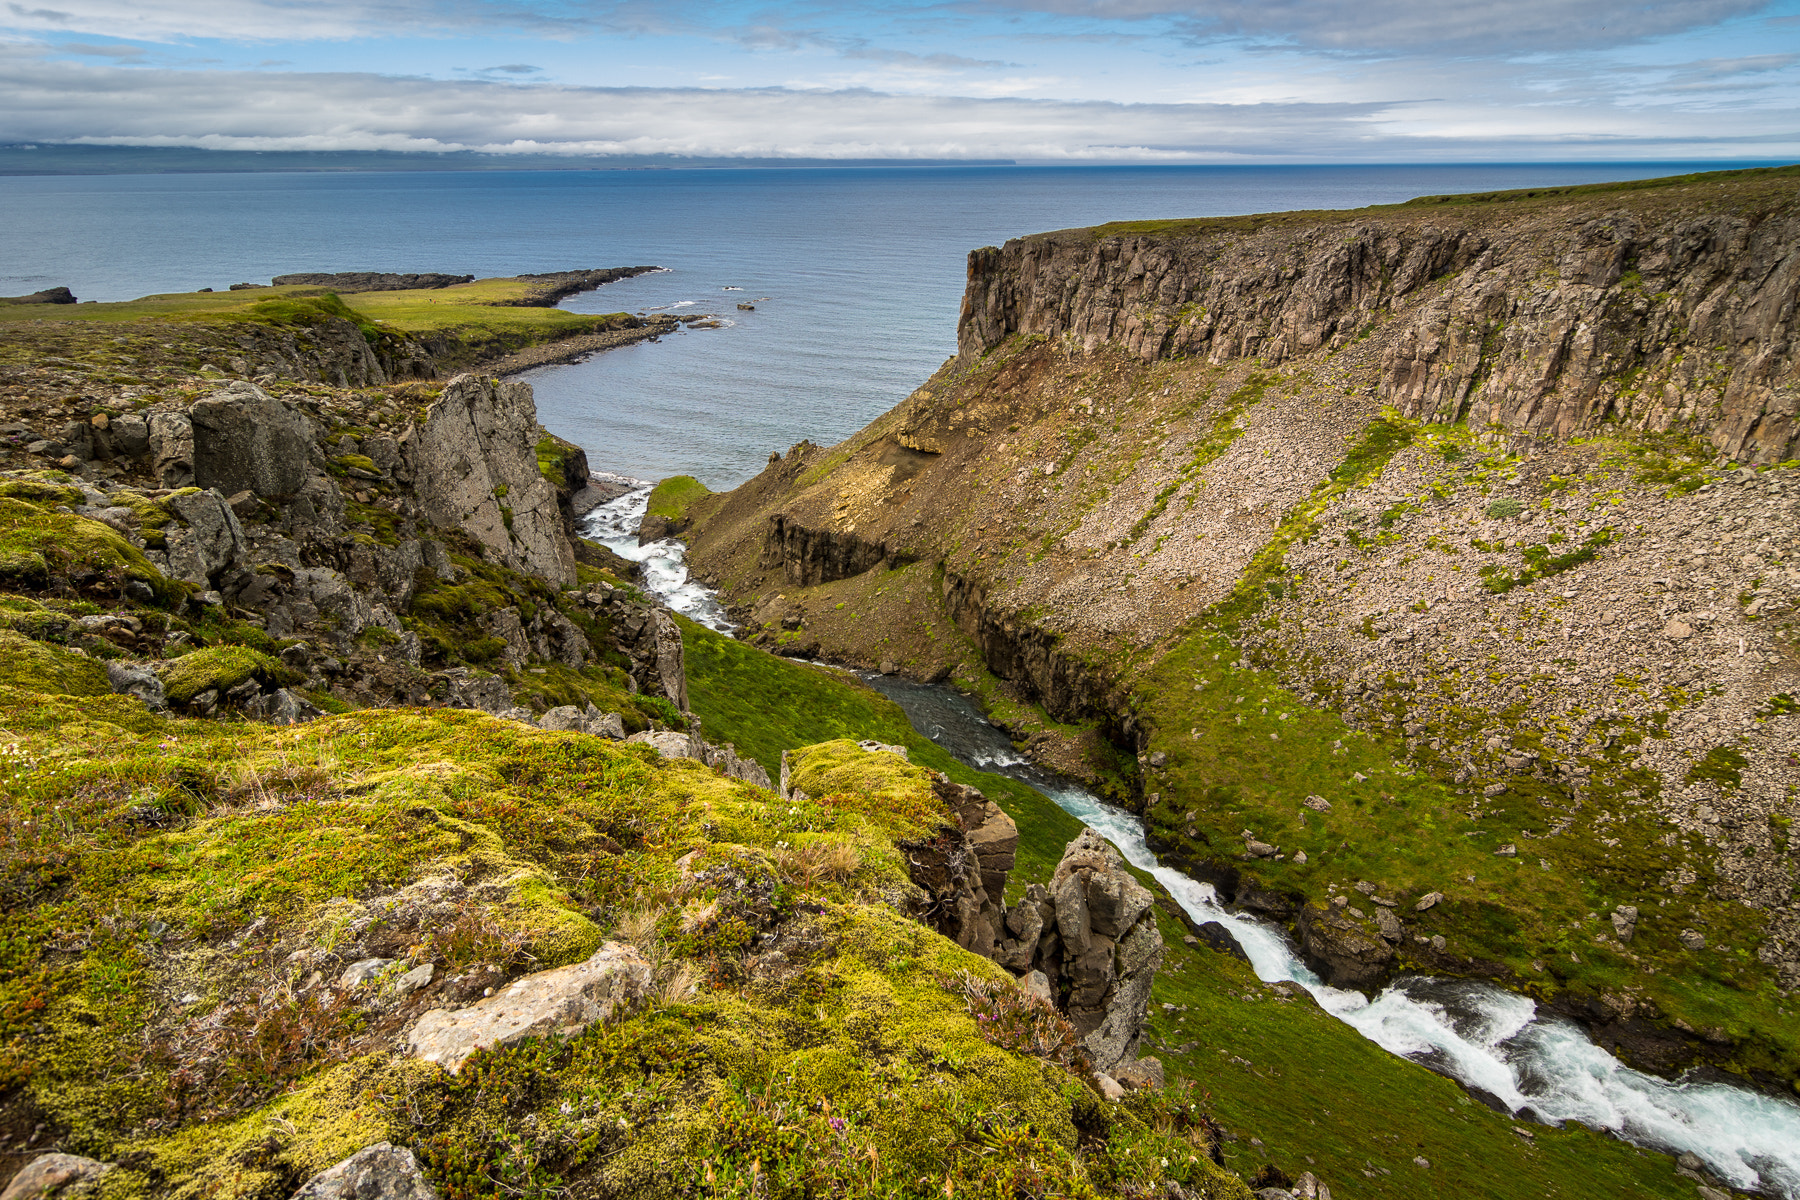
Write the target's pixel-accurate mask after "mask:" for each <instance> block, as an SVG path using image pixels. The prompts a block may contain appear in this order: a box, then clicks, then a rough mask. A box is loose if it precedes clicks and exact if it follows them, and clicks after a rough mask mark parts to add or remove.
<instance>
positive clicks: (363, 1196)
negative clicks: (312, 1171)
mask: <svg viewBox="0 0 1800 1200" xmlns="http://www.w3.org/2000/svg"><path fill="white" fill-rule="evenodd" d="M290 1200H438V1193H437V1189H436V1188H434V1187H432V1186H431V1184H430V1183H429V1182H427V1181H426V1179H425V1172H424V1171H422V1170H421V1169H420V1168H419V1160H418V1159H416V1158H414V1157H413V1152H412V1151H411V1150H408V1149H407V1148H406V1147H404V1146H391V1145H389V1144H388V1143H386V1142H376V1143H375V1144H374V1145H373V1146H364V1147H363V1148H362V1149H361V1150H358V1151H357V1152H356V1153H355V1154H352V1155H351V1156H350V1157H349V1158H346V1159H345V1160H344V1161H343V1162H341V1163H339V1164H338V1165H337V1166H335V1167H331V1168H329V1169H327V1170H325V1171H321V1172H320V1173H319V1174H317V1175H314V1176H313V1177H312V1178H311V1179H309V1180H307V1181H306V1182H305V1183H303V1184H301V1185H300V1190H299V1191H297V1192H295V1193H294V1194H293V1196H292V1197H291V1198H290Z"/></svg>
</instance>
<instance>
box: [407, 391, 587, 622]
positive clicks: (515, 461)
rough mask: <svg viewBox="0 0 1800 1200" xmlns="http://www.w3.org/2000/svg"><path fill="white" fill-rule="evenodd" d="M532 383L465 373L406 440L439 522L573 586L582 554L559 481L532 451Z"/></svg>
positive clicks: (511, 561)
mask: <svg viewBox="0 0 1800 1200" xmlns="http://www.w3.org/2000/svg"><path fill="white" fill-rule="evenodd" d="M536 430H537V405H536V404H535V403H534V402H533V400H532V397H531V388H530V386H529V385H527V384H522V383H499V382H496V381H494V380H492V379H483V378H481V377H479V376H475V375H459V376H457V377H456V378H455V379H453V380H451V381H450V383H449V385H448V386H447V387H445V389H444V394H443V396H442V397H441V398H439V400H438V401H437V402H436V403H435V404H433V405H432V406H431V409H430V411H429V412H428V413H427V414H426V417H425V423H424V425H423V426H421V427H420V428H419V430H418V432H417V434H416V435H415V436H414V437H413V438H412V439H411V441H410V443H409V444H408V445H407V446H406V447H405V449H406V457H407V462H408V465H409V466H410V468H411V470H412V474H413V478H414V480H415V481H416V483H415V486H416V488H417V490H418V494H419V500H420V503H421V504H422V505H423V507H424V510H425V515H426V517H427V519H429V520H430V521H431V523H432V524H434V525H437V526H439V527H440V528H453V527H460V528H462V529H464V530H466V531H467V532H468V533H469V534H470V535H471V536H473V537H474V538H475V539H476V540H477V541H479V542H481V544H482V545H483V546H485V547H486V548H487V549H488V550H489V551H490V552H491V553H492V554H493V555H494V556H495V558H496V559H498V560H499V561H501V562H503V563H505V564H506V565H507V566H510V567H514V568H516V569H518V570H521V571H524V572H527V573H528V574H532V575H538V576H541V577H543V578H545V579H548V580H551V581H552V582H554V583H556V584H559V585H562V586H567V585H568V584H571V583H574V582H575V555H574V551H573V550H572V549H571V548H570V546H569V541H568V539H567V538H566V537H565V536H564V535H563V516H562V509H561V506H560V505H559V504H558V503H557V495H556V488H555V487H554V486H552V485H551V483H550V481H549V480H547V479H545V478H544V476H543V473H542V472H540V471H539V470H538V464H537V458H536V456H535V455H534V454H533V452H532V447H533V446H535V445H536V442H537V436H536Z"/></svg>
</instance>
